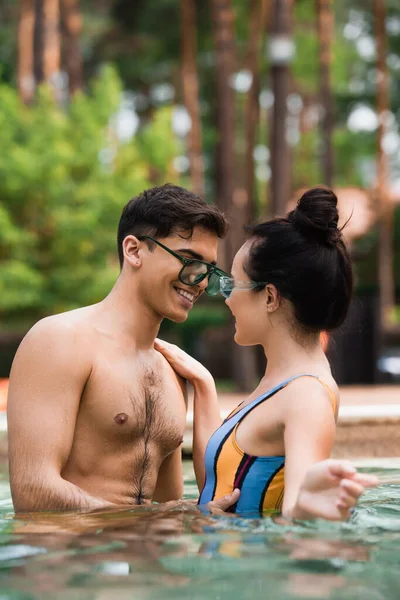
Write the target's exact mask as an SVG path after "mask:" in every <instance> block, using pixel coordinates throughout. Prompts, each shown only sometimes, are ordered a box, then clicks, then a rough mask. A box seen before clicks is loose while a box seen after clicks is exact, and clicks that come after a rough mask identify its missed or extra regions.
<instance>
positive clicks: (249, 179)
mask: <svg viewBox="0 0 400 600" xmlns="http://www.w3.org/2000/svg"><path fill="white" fill-rule="evenodd" d="M270 14H271V3H270V2H269V1H268V0H252V2H251V4H250V18H249V33H248V48H247V56H246V61H245V67H246V69H247V71H248V73H249V74H250V76H251V86H250V89H249V91H248V94H247V100H246V106H245V116H244V122H245V130H244V139H245V158H244V171H245V176H244V181H245V190H246V194H247V209H248V210H247V219H246V220H247V222H248V223H251V222H252V221H254V220H255V219H256V216H257V211H256V206H257V203H256V199H255V193H256V188H255V181H254V176H255V173H254V148H255V144H256V137H257V128H258V126H259V117H260V101H259V96H260V91H261V77H260V75H261V68H260V67H261V64H260V63H261V61H260V46H261V43H262V42H263V41H264V34H265V31H266V29H267V24H268V20H269V17H270Z"/></svg>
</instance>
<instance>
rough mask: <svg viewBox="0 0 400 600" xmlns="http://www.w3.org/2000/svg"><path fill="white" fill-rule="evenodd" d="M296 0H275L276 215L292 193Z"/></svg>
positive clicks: (273, 128)
mask: <svg viewBox="0 0 400 600" xmlns="http://www.w3.org/2000/svg"><path fill="white" fill-rule="evenodd" d="M291 9H292V0H274V13H273V18H272V30H271V39H270V44H271V83H272V92H273V95H274V106H273V109H272V124H271V142H270V148H271V202H270V207H271V209H272V213H273V214H274V215H283V214H284V213H285V212H286V205H287V202H288V200H289V197H290V157H289V146H288V143H287V139H286V133H287V132H286V128H287V112H288V111H287V97H288V92H289V62H290V59H291V57H290V56H289V55H290V44H291V29H292V22H291V20H292V19H291Z"/></svg>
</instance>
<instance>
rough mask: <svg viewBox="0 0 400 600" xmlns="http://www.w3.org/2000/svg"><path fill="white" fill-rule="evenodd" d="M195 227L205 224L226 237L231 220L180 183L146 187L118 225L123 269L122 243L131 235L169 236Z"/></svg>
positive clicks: (191, 230) (120, 259)
mask: <svg viewBox="0 0 400 600" xmlns="http://www.w3.org/2000/svg"><path fill="white" fill-rule="evenodd" d="M195 227H202V228H203V229H206V230H207V231H210V232H212V233H215V235H216V236H218V237H219V238H223V237H225V235H226V233H227V229H228V225H227V221H226V219H225V217H224V215H223V214H222V213H221V212H220V211H219V209H218V208H217V207H216V206H214V205H212V204H207V203H206V202H204V200H202V199H201V198H200V197H199V196H196V194H193V193H192V192H189V191H188V190H185V189H184V188H182V187H179V186H178V185H172V184H170V183H166V184H165V185H162V186H159V187H153V188H150V189H148V190H145V191H144V192H142V193H141V194H139V196H136V197H135V198H132V199H131V200H129V202H128V204H127V205H126V206H125V207H124V209H123V211H122V215H121V218H120V221H119V225H118V235H117V239H118V256H119V263H120V266H121V268H122V265H123V262H124V254H123V249H122V243H123V241H124V239H125V238H126V236H127V235H135V236H136V237H140V236H143V235H150V236H152V237H156V238H158V237H160V238H165V237H168V236H169V235H171V234H174V233H176V232H178V231H179V232H185V233H187V234H188V235H189V236H191V235H192V233H193V229H194V228H195Z"/></svg>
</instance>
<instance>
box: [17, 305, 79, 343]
mask: <svg viewBox="0 0 400 600" xmlns="http://www.w3.org/2000/svg"><path fill="white" fill-rule="evenodd" d="M86 310H87V309H86V308H79V309H76V310H71V311H68V312H64V313H59V314H55V315H50V316H48V317H44V318H43V319H40V320H39V321H37V322H36V323H35V325H33V327H32V328H31V329H30V330H29V331H28V333H27V334H26V336H25V338H24V340H23V343H25V344H30V343H34V344H37V343H40V342H45V341H50V340H52V339H57V340H59V341H62V340H64V341H66V340H71V341H73V340H79V341H80V343H81V341H82V340H84V339H85V338H86V336H87V334H88V333H89V331H90V321H88V320H87V319H86V318H85V314H86Z"/></svg>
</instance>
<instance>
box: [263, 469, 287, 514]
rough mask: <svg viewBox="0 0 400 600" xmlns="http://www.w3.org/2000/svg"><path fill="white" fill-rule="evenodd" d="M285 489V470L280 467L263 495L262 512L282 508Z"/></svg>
mask: <svg viewBox="0 0 400 600" xmlns="http://www.w3.org/2000/svg"><path fill="white" fill-rule="evenodd" d="M284 489H285V468H284V467H282V469H281V470H280V471H278V473H277V474H276V475H275V477H274V478H273V480H272V481H271V483H270V484H269V486H268V490H267V493H266V494H265V498H264V503H263V510H279V509H280V508H281V506H282V501H283V493H284Z"/></svg>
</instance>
